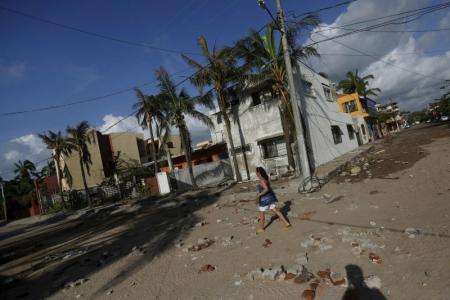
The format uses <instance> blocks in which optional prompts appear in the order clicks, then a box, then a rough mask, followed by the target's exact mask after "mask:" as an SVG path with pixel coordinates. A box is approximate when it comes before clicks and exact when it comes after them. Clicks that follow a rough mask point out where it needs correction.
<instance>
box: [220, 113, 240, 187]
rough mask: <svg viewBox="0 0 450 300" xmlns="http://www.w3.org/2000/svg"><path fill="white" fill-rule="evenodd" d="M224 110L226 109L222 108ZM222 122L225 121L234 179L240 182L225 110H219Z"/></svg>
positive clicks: (228, 120)
mask: <svg viewBox="0 0 450 300" xmlns="http://www.w3.org/2000/svg"><path fill="white" fill-rule="evenodd" d="M224 109H226V108H224ZM221 113H222V117H223V120H224V121H225V131H226V134H227V138H228V145H229V149H230V154H231V160H232V161H233V162H232V164H233V167H234V168H233V169H234V176H235V177H236V181H242V176H241V172H240V171H239V166H238V163H237V160H236V152H235V151H234V143H233V136H232V135H231V124H230V118H228V114H227V113H226V110H221Z"/></svg>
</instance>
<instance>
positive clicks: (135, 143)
mask: <svg viewBox="0 0 450 300" xmlns="http://www.w3.org/2000/svg"><path fill="white" fill-rule="evenodd" d="M88 134H89V136H90V139H91V143H90V144H88V150H89V153H90V155H91V161H92V164H90V167H89V172H87V170H86V168H85V171H86V172H85V174H86V183H87V185H88V187H94V186H98V185H99V184H101V183H102V182H103V181H104V180H105V179H106V178H108V177H110V176H112V175H113V174H112V172H113V158H114V156H117V155H118V156H119V159H121V160H122V161H124V162H127V163H130V164H138V165H140V164H141V163H142V159H143V158H144V157H145V156H146V152H145V151H146V150H145V144H144V137H143V135H142V134H137V133H129V132H122V133H111V134H102V133H101V132H99V131H97V130H95V129H91V130H90V131H89V133H88ZM61 166H62V169H64V168H65V167H67V169H68V170H69V172H70V175H71V181H72V182H71V184H69V182H70V180H69V179H68V178H63V180H62V181H63V189H64V190H70V189H73V190H80V189H83V188H84V185H83V179H82V176H81V167H80V162H79V157H78V152H76V151H73V152H72V154H71V155H69V156H64V157H62V159H61Z"/></svg>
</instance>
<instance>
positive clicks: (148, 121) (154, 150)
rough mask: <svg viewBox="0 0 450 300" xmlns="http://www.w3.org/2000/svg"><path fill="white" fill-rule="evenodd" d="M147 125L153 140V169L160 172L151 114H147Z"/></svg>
mask: <svg viewBox="0 0 450 300" xmlns="http://www.w3.org/2000/svg"><path fill="white" fill-rule="evenodd" d="M147 126H148V130H149V132H150V141H151V142H152V160H153V164H154V166H153V170H154V172H155V176H156V173H158V162H157V161H156V145H155V137H154V136H153V128H152V118H151V116H150V115H149V114H147Z"/></svg>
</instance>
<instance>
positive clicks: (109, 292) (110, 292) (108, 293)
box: [106, 290, 114, 296]
mask: <svg viewBox="0 0 450 300" xmlns="http://www.w3.org/2000/svg"><path fill="white" fill-rule="evenodd" d="M112 293H114V291H113V290H109V291H108V292H107V293H106V295H108V296H109V295H111V294H112Z"/></svg>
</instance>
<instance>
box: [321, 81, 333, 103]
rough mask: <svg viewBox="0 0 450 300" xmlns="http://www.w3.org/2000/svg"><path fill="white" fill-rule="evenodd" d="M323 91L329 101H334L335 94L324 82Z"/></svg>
mask: <svg viewBox="0 0 450 300" xmlns="http://www.w3.org/2000/svg"><path fill="white" fill-rule="evenodd" d="M322 88H323V92H324V93H325V97H326V98H327V100H328V101H334V98H333V94H332V92H331V89H330V87H328V86H327V85H325V84H322Z"/></svg>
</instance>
